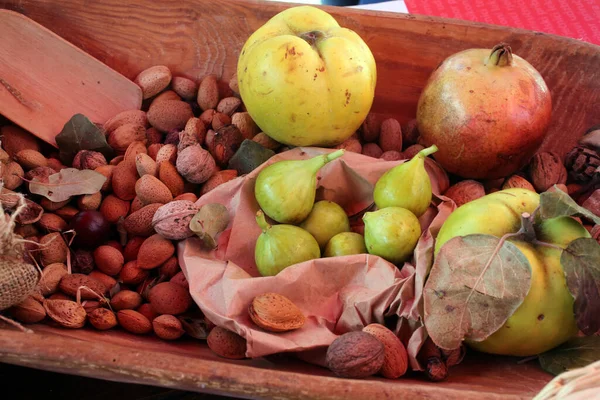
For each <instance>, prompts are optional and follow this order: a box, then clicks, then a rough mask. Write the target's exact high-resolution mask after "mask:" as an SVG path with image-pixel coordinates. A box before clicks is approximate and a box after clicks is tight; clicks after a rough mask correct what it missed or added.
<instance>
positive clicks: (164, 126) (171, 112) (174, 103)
mask: <svg viewBox="0 0 600 400" xmlns="http://www.w3.org/2000/svg"><path fill="white" fill-rule="evenodd" d="M193 116H194V113H193V112H192V107H191V106H190V105H189V104H188V103H186V102H184V101H181V100H163V101H161V102H159V103H158V104H156V102H153V103H152V105H151V106H150V109H149V110H148V121H149V122H150V124H151V125H152V126H153V127H155V128H156V129H158V130H159V131H161V132H170V131H176V130H182V129H183V128H184V127H185V124H186V122H187V121H188V120H189V119H190V118H192V117H193ZM144 132H145V131H144Z"/></svg>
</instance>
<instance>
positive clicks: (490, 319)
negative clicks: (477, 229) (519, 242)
mask: <svg viewBox="0 0 600 400" xmlns="http://www.w3.org/2000/svg"><path fill="white" fill-rule="evenodd" d="M488 264H489V265H488ZM486 267H487V268H486ZM530 282H531V266H530V265H529V261H528V260H527V258H526V257H525V255H524V254H523V253H522V252H521V251H520V250H519V249H518V248H517V246H515V245H514V244H513V243H511V242H509V241H505V240H503V239H499V238H497V237H495V236H491V235H480V234H476V235H468V236H464V237H460V236H459V237H455V238H453V239H451V240H449V241H448V242H446V243H445V244H444V245H443V246H442V248H441V249H440V252H439V253H438V255H437V256H436V259H435V262H434V264H433V267H432V268H431V273H430V275H429V278H428V279H427V283H426V284H425V288H424V294H423V297H424V305H425V327H426V328H427V331H428V333H429V335H430V336H431V339H432V340H433V341H434V342H435V344H436V345H437V346H439V347H440V348H442V349H446V350H452V349H456V348H458V347H459V346H460V345H461V343H462V341H463V339H469V340H472V341H482V340H485V339H486V338H488V337H489V336H490V335H491V334H492V333H494V332H496V331H497V330H498V329H500V327H502V325H504V323H505V322H506V320H507V319H508V318H509V317H510V316H511V315H512V314H513V313H514V312H515V310H516V309H517V308H518V307H519V306H520V305H521V303H523V300H524V299H525V297H526V296H527V293H528V292H529V287H530Z"/></svg>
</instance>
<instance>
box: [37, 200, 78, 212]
mask: <svg viewBox="0 0 600 400" xmlns="http://www.w3.org/2000/svg"><path fill="white" fill-rule="evenodd" d="M69 201H71V200H70V199H69V200H65V201H57V202H54V201H52V200H48V199H47V198H45V197H43V198H42V199H41V200H40V206H42V207H43V208H44V210H46V211H56V210H58V209H59V208H63V207H64V206H66V205H67V204H69Z"/></svg>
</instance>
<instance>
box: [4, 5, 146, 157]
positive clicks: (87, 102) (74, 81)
mask: <svg viewBox="0 0 600 400" xmlns="http://www.w3.org/2000/svg"><path fill="white" fill-rule="evenodd" d="M0 38H1V39H0V114H2V115H4V116H5V117H6V118H8V119H10V120H11V121H12V122H14V123H15V124H17V125H19V126H21V127H22V128H24V129H26V130H28V131H29V132H31V133H32V134H34V135H35V136H37V137H39V138H40V139H42V140H44V141H46V142H48V143H50V144H52V145H53V146H56V142H55V140H54V137H55V136H56V135H57V134H59V133H60V131H61V130H62V128H63V126H64V125H65V123H66V122H67V121H68V120H69V119H70V118H71V117H72V116H73V115H74V114H77V113H81V114H83V115H85V116H87V117H88V118H89V119H90V120H91V121H92V122H95V123H104V122H105V121H106V120H108V119H109V118H111V117H113V116H114V115H116V114H118V113H119V112H121V111H125V110H131V109H140V107H141V104H142V91H141V89H140V88H139V86H137V85H136V84H135V83H134V82H132V81H131V80H129V79H127V78H126V77H124V76H123V75H121V74H119V73H118V72H117V71H115V70H113V69H111V68H109V67H108V66H107V65H105V64H103V63H102V62H100V61H98V60H97V59H95V58H93V57H92V56H90V55H89V54H87V53H85V52H84V51H82V50H81V49H79V48H77V47H75V46H74V45H72V44H71V43H69V42H67V41H66V40H64V39H62V38H61V37H60V36H58V35H56V34H54V33H53V32H51V31H50V30H48V29H46V28H45V27H43V26H42V25H40V24H38V23H36V22H34V21H32V20H31V19H29V18H27V17H25V16H23V15H21V14H19V13H16V12H13V11H8V10H0Z"/></svg>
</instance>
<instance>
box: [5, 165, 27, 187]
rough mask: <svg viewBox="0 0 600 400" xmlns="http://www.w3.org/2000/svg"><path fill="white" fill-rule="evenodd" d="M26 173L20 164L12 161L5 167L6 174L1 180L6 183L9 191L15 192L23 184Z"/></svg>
mask: <svg viewBox="0 0 600 400" xmlns="http://www.w3.org/2000/svg"><path fill="white" fill-rule="evenodd" d="M23 176H25V171H24V170H23V167H21V165H19V163H18V162H16V161H12V162H10V163H8V164H7V165H6V167H4V172H3V174H2V176H0V178H2V180H3V181H4V187H5V188H6V189H8V190H15V189H16V188H18V187H19V186H21V185H22V184H23V179H21V178H22V177H23Z"/></svg>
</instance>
